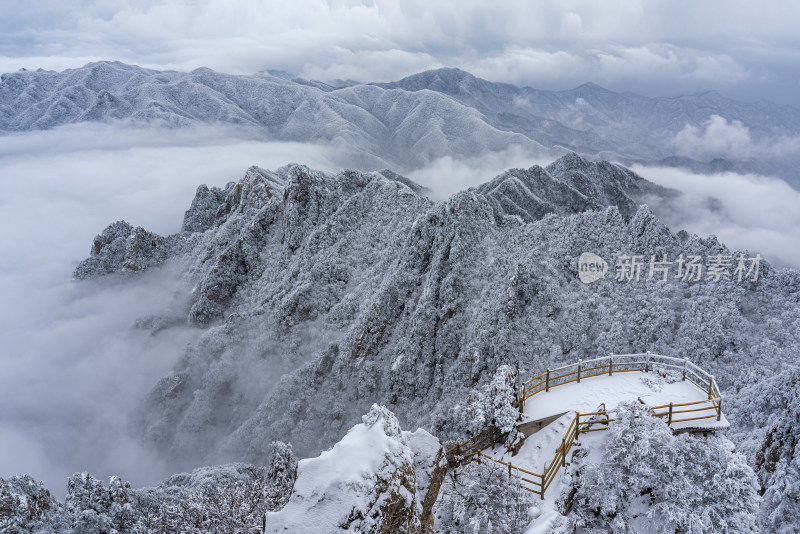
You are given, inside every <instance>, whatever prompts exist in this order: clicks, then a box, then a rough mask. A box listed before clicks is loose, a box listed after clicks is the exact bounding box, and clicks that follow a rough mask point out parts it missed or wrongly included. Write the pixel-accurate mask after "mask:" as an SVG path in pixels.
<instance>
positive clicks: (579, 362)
mask: <svg viewBox="0 0 800 534" xmlns="http://www.w3.org/2000/svg"><path fill="white" fill-rule="evenodd" d="M582 362H583V360H581V359H579V360H578V384H580V383H581V363H582Z"/></svg>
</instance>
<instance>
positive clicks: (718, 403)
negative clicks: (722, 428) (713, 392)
mask: <svg viewBox="0 0 800 534" xmlns="http://www.w3.org/2000/svg"><path fill="white" fill-rule="evenodd" d="M720 419H722V395H720V396H719V402H717V421H719V420H720Z"/></svg>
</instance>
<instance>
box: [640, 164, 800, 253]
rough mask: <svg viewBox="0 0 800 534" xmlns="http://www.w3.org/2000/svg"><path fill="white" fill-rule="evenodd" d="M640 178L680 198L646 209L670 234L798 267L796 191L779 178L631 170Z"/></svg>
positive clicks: (799, 198) (799, 240) (798, 202)
mask: <svg viewBox="0 0 800 534" xmlns="http://www.w3.org/2000/svg"><path fill="white" fill-rule="evenodd" d="M633 169H634V170H635V171H636V172H637V173H639V174H640V175H641V176H643V177H645V178H647V179H648V180H650V181H653V182H655V183H657V184H660V185H663V186H665V187H671V188H673V189H677V190H678V191H681V192H682V193H683V196H681V197H680V198H678V199H674V200H670V201H668V202H666V203H659V202H657V201H655V200H652V201H651V203H650V207H651V208H652V209H653V211H654V212H655V213H656V214H657V215H658V216H659V217H660V218H661V219H662V220H663V221H664V222H665V223H666V224H668V225H669V226H670V228H671V229H672V230H673V231H678V230H681V229H683V230H686V231H688V232H690V233H695V234H698V235H700V236H701V237H704V236H707V235H711V234H713V235H716V236H717V237H718V238H719V240H720V241H721V242H722V243H725V245H727V246H728V248H730V249H732V250H737V249H747V250H749V251H751V252H752V253H756V252H758V253H761V255H762V256H764V257H765V258H766V259H767V260H768V261H770V262H772V263H773V265H777V266H782V267H786V266H791V267H793V268H800V249H798V247H797V244H798V243H800V211H798V210H797V206H799V205H800V191H797V190H795V189H792V188H791V187H790V186H789V185H788V184H787V183H786V182H784V181H783V180H779V179H777V178H772V177H768V176H758V175H741V174H735V173H722V174H714V175H699V174H694V173H691V172H687V171H683V170H680V169H674V168H654V167H634V168H633Z"/></svg>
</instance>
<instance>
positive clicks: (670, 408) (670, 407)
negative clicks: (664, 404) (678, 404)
mask: <svg viewBox="0 0 800 534" xmlns="http://www.w3.org/2000/svg"><path fill="white" fill-rule="evenodd" d="M671 424H672V403H671V402H670V403H669V416H668V417H667V426H669V425H671Z"/></svg>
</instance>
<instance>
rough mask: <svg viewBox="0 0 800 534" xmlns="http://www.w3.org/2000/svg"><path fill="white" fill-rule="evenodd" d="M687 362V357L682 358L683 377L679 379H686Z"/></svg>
mask: <svg viewBox="0 0 800 534" xmlns="http://www.w3.org/2000/svg"><path fill="white" fill-rule="evenodd" d="M687 363H689V359H688V358H684V359H683V378H681V380H686V364H687Z"/></svg>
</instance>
